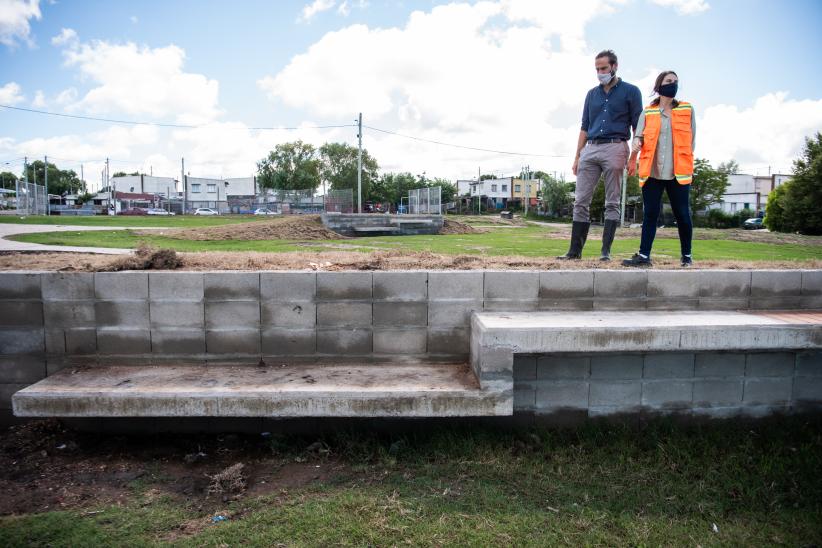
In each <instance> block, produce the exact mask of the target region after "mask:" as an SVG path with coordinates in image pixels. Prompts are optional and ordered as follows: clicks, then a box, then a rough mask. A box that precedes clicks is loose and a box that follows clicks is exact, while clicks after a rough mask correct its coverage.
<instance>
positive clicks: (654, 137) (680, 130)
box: [638, 102, 694, 186]
mask: <svg viewBox="0 0 822 548" xmlns="http://www.w3.org/2000/svg"><path fill="white" fill-rule="evenodd" d="M691 116H693V109H692V108H691V105H690V103H685V102H682V103H679V105H678V106H676V107H675V108H673V109H671V137H672V140H673V149H674V150H673V155H674V176H675V178H676V180H677V182H678V183H679V184H681V185H688V184H691V181H692V180H693V173H694V154H693V150H691V143H692V141H693V135H692V134H691ZM661 127H662V116H661V111H660V109H659V107H656V106H653V105H651V106H648V107H646V108H645V130H644V132H643V134H642V135H643V141H642V150H641V151H640V153H639V171H638V175H639V186H642V185H644V184H645V181H646V180H648V178H649V177H650V176H651V171H652V169H653V163H654V157H655V156H656V145H657V143H658V142H659V131H660V128H661Z"/></svg>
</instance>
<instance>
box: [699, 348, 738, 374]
mask: <svg viewBox="0 0 822 548" xmlns="http://www.w3.org/2000/svg"><path fill="white" fill-rule="evenodd" d="M694 362H695V364H694V376H696V377H741V376H743V375H744V374H745V354H742V353H730V352H705V353H700V354H697V355H696V356H695V359H694Z"/></svg>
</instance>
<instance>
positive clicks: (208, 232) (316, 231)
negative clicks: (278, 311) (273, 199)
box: [135, 215, 347, 241]
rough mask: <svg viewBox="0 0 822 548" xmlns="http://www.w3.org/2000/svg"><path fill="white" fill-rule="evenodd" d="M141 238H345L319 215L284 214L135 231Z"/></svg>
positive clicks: (214, 239) (202, 239)
mask: <svg viewBox="0 0 822 548" xmlns="http://www.w3.org/2000/svg"><path fill="white" fill-rule="evenodd" d="M135 234H139V235H141V236H165V237H167V238H174V239H178V240H198V241H222V240H344V239H346V238H347V237H346V236H343V235H341V234H337V233H336V232H334V231H333V230H329V229H327V228H325V227H324V226H323V223H322V220H320V216H319V215H288V216H285V217H277V218H273V219H266V220H264V221H254V222H251V223H240V224H233V225H221V226H209V227H197V228H179V229H172V230H136V231H135Z"/></svg>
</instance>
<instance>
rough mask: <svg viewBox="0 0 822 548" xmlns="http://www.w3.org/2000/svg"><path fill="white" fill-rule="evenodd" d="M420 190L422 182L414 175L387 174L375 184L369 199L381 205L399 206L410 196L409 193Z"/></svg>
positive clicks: (406, 173)
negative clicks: (402, 199)
mask: <svg viewBox="0 0 822 548" xmlns="http://www.w3.org/2000/svg"><path fill="white" fill-rule="evenodd" d="M415 188H420V181H419V179H418V178H417V177H415V176H414V175H412V174H410V173H408V172H405V173H385V174H383V175H382V176H381V177H380V178H379V179H378V180H377V181H375V182H374V183H373V185H372V186H371V188H370V192H369V194H368V199H369V200H372V201H375V202H380V203H386V202H388V203H392V204H399V203H400V199H401V198H404V197H406V196H408V191H409V190H413V189H415Z"/></svg>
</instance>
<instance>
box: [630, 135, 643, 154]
mask: <svg viewBox="0 0 822 548" xmlns="http://www.w3.org/2000/svg"><path fill="white" fill-rule="evenodd" d="M640 150H642V141H640V140H639V139H637V138H634V142H633V145H632V146H631V154H639V151H640Z"/></svg>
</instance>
